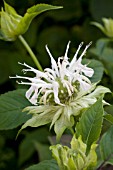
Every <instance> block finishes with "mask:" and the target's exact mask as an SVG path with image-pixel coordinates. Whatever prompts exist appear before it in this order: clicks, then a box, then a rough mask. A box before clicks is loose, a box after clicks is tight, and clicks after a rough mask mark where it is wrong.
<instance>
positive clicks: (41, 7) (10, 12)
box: [0, 2, 61, 41]
mask: <svg viewBox="0 0 113 170" xmlns="http://www.w3.org/2000/svg"><path fill="white" fill-rule="evenodd" d="M59 8H61V7H57V6H52V5H48V4H37V5H34V6H33V7H31V8H29V9H28V10H27V12H26V13H25V14H24V16H23V17H22V16H20V15H18V14H17V12H16V11H15V9H14V8H13V7H11V6H10V5H8V4H7V3H6V2H4V9H3V8H2V10H1V12H0V39H2V40H5V41H14V40H15V39H16V38H17V37H18V36H19V35H22V34H24V33H25V32H26V31H27V29H28V28H29V25H30V23H31V21H32V20H33V19H34V17H36V16H37V15H39V14H40V13H42V12H44V11H47V10H52V9H59Z"/></svg>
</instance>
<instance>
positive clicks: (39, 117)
mask: <svg viewBox="0 0 113 170" xmlns="http://www.w3.org/2000/svg"><path fill="white" fill-rule="evenodd" d="M47 112H48V111H44V112H43V113H42V114H36V113H35V114H33V116H32V118H31V119H29V120H28V121H27V122H26V123H25V124H24V125H23V126H22V127H21V129H20V130H19V132H18V134H17V136H18V135H19V133H20V132H21V131H22V130H23V129H25V128H26V127H28V126H30V127H39V126H42V125H45V124H48V123H50V122H51V121H52V118H53V112H50V114H49V116H48V114H47Z"/></svg>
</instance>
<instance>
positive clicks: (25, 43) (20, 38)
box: [18, 35, 43, 71]
mask: <svg viewBox="0 0 113 170" xmlns="http://www.w3.org/2000/svg"><path fill="white" fill-rule="evenodd" d="M18 38H19V40H20V41H21V43H22V44H23V45H24V47H25V48H26V50H27V51H28V53H29V54H30V56H31V58H32V60H33V61H34V63H35V64H36V66H37V68H38V69H39V70H40V71H43V69H42V67H41V65H40V63H39V61H38V59H37V58H36V56H35V54H34V53H33V51H32V50H31V48H30V46H29V45H28V43H27V42H26V40H25V39H24V38H23V37H22V35H19V36H18Z"/></svg>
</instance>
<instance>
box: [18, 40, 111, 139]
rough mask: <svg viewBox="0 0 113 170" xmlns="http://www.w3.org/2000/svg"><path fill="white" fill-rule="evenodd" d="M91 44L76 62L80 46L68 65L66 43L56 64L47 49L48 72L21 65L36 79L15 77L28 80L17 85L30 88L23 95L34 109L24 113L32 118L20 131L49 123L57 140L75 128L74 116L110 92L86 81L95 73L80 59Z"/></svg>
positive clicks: (24, 70) (28, 109)
mask: <svg viewBox="0 0 113 170" xmlns="http://www.w3.org/2000/svg"><path fill="white" fill-rule="evenodd" d="M90 44H91V43H90ZM90 44H88V45H87V46H86V48H85V49H84V51H83V52H82V54H81V55H80V57H79V58H77V56H78V53H79V50H80V48H81V47H82V45H83V43H81V44H80V45H79V47H78V49H77V51H76V53H75V55H74V57H73V59H72V61H71V62H69V59H68V50H69V45H70V42H69V43H68V45H67V48H66V52H65V55H64V56H63V57H59V58H58V62H57V63H56V61H55V60H54V58H53V57H52V55H51V53H50V51H49V49H48V47H47V46H46V50H47V52H48V54H49V56H50V59H51V68H46V69H45V70H44V72H41V71H39V70H36V69H34V68H32V67H30V66H28V65H27V64H25V63H24V64H22V65H24V66H25V67H26V68H25V69H23V72H24V73H26V72H28V71H30V72H34V73H35V77H34V78H30V77H22V76H16V78H20V79H24V80H27V81H26V82H24V81H21V82H20V84H25V85H30V88H29V89H28V91H27V92H26V98H27V99H28V100H29V101H30V102H31V103H32V104H33V105H35V106H29V107H26V108H25V109H24V111H29V113H31V114H32V115H33V116H32V118H31V119H29V120H28V121H27V122H26V123H25V124H24V125H23V126H22V128H21V129H24V128H25V127H27V126H31V127H38V126H41V125H44V124H47V123H50V122H51V125H50V128H51V127H52V126H53V125H54V130H55V133H56V134H57V139H60V137H61V135H62V133H63V132H64V130H65V129H66V128H71V127H72V126H73V125H74V123H75V122H74V116H77V115H79V114H80V113H81V112H82V111H83V110H84V109H86V108H88V107H90V106H91V105H92V104H94V103H95V102H96V101H97V99H98V97H100V95H102V94H105V93H106V92H109V90H108V89H107V88H105V87H102V86H98V87H96V83H95V84H92V83H91V81H90V80H89V78H88V77H92V76H93V74H94V70H93V69H92V68H89V67H88V66H87V65H83V64H82V57H83V56H84V55H85V53H86V50H87V48H88V47H89V46H90ZM20 64H21V63H20Z"/></svg>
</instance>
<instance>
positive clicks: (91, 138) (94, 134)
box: [76, 97, 103, 151]
mask: <svg viewBox="0 0 113 170" xmlns="http://www.w3.org/2000/svg"><path fill="white" fill-rule="evenodd" d="M102 120H103V104H102V97H100V98H99V99H98V100H97V102H96V103H94V104H93V105H92V106H91V107H90V108H89V109H87V110H86V111H85V112H84V113H83V114H82V116H81V118H80V121H79V122H78V123H77V126H76V134H77V136H80V135H81V136H82V140H83V142H84V143H86V144H87V151H89V150H90V147H91V145H92V144H93V143H94V142H95V141H97V140H98V138H99V135H100V132H101V126H102Z"/></svg>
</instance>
